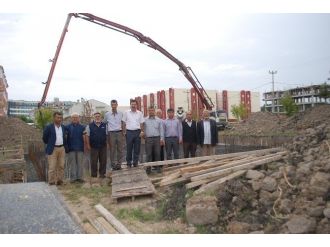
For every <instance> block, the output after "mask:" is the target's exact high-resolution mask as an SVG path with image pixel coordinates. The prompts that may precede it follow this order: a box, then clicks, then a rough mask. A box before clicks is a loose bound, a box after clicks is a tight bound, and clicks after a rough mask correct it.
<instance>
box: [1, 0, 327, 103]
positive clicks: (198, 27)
mask: <svg viewBox="0 0 330 247" xmlns="http://www.w3.org/2000/svg"><path fill="white" fill-rule="evenodd" d="M110 2H111V1H110ZM117 2H120V3H117ZM117 2H116V1H115V2H113V5H110V6H109V7H108V8H101V7H100V6H99V8H93V7H92V8H86V9H77V11H76V10H75V11H71V10H67V8H63V9H58V8H57V9H56V10H55V11H49V10H50V9H49V8H51V6H46V11H40V10H39V11H36V10H35V9H31V8H30V9H29V8H28V9H24V8H23V9H22V8H21V9H17V11H16V9H15V8H14V7H12V6H10V7H9V8H8V9H7V11H4V12H2V13H1V12H0V65H2V66H3V67H4V70H5V73H6V77H7V81H8V84H9V88H8V94H9V99H15V100H37V101H39V100H40V99H41V96H42V93H43V90H44V85H43V84H42V82H45V81H46V80H47V77H48V73H49V70H50V66H51V63H50V62H49V59H52V58H53V56H54V54H55V50H56V46H57V43H58V40H59V38H60V35H61V32H62V29H63V26H64V23H65V20H66V16H67V13H69V12H89V13H91V14H94V15H97V16H100V17H102V18H105V19H108V20H111V21H114V22H117V23H120V24H123V25H126V26H128V27H131V28H133V29H135V30H137V31H140V32H141V33H143V34H144V35H146V36H149V37H151V38H152V39H153V40H155V41H156V42H157V43H159V44H160V45H161V46H162V47H164V48H165V49H166V50H167V51H169V52H170V53H171V54H172V55H174V56H175V57H176V58H178V59H179V60H180V61H182V62H183V63H184V64H185V65H186V66H190V67H192V69H193V70H194V72H195V74H196V75H197V77H198V78H199V80H200V81H201V83H202V85H203V86H204V88H205V89H216V90H252V91H258V92H260V93H263V92H265V91H270V90H271V75H270V74H269V71H270V70H274V71H277V74H276V75H275V89H278V90H285V89H288V88H290V87H296V86H302V85H311V84H318V83H323V82H325V81H326V80H327V78H329V77H330V46H329V42H330V14H328V13H325V14H322V13H309V14H303V13H276V12H275V13H274V12H270V11H262V12H263V13H258V8H257V10H256V11H254V10H252V11H251V10H250V9H249V10H248V11H245V12H244V11H242V10H240V11H237V9H235V6H234V7H232V8H229V9H226V8H222V6H221V5H218V4H215V3H214V2H212V3H213V4H211V2H208V1H206V2H207V3H209V4H203V5H201V4H195V2H194V1H191V2H190V4H187V3H188V2H185V1H183V2H178V3H176V4H175V5H173V4H171V1H166V2H165V1H164V2H162V1H161V2H160V3H159V4H151V3H154V2H148V1H135V2H132V3H131V4H130V5H125V4H124V3H122V2H125V1H117ZM203 2H204V3H205V1H203ZM128 6H129V7H128ZM146 6H147V7H146ZM243 7H244V6H243ZM294 8H295V6H292V7H289V9H288V10H289V11H283V10H282V9H279V11H278V12H294V11H291V10H292V9H294ZM227 10H228V11H227ZM243 10H244V9H243ZM266 10H267V9H266ZM276 10H277V9H275V11H276ZM311 10H313V9H311ZM321 10H322V9H321ZM304 12H308V11H304ZM311 12H314V11H311ZM169 87H174V88H190V87H191V85H190V83H189V82H188V81H187V80H186V79H185V77H184V76H183V74H182V73H181V72H180V71H179V70H178V66H177V65H176V64H174V63H173V62H172V61H170V60H169V59H167V58H166V57H164V56H163V55H162V54H160V53H159V52H158V51H155V50H153V49H150V48H149V47H147V46H145V45H142V44H140V43H139V42H138V41H137V40H136V39H134V38H132V37H130V36H127V35H123V34H121V33H119V32H115V31H112V30H110V29H107V28H104V27H101V26H98V25H95V24H93V23H90V22H87V21H85V20H82V19H77V18H72V20H71V23H70V26H69V30H68V33H67V36H66V39H65V41H64V44H63V47H62V50H61V53H60V56H59V59H58V63H57V66H56V69H55V73H54V77H53V79H52V82H51V85H50V89H49V92H48V96H47V100H53V98H54V97H59V98H60V100H72V101H75V100H77V99H80V98H82V97H83V98H85V99H91V98H93V99H97V100H100V101H103V102H105V103H109V101H110V100H111V99H113V98H116V99H117V100H118V101H119V104H121V105H127V104H128V100H129V99H130V98H132V97H135V96H142V95H143V94H147V93H150V92H156V91H157V90H162V89H165V90H166V89H168V88H169Z"/></svg>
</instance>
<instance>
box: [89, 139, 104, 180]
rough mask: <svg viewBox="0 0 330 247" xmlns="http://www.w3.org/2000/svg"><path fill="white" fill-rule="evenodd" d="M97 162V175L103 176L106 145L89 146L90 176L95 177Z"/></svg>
mask: <svg viewBox="0 0 330 247" xmlns="http://www.w3.org/2000/svg"><path fill="white" fill-rule="evenodd" d="M97 162H99V163H100V165H99V169H98V170H99V176H100V177H103V176H105V173H106V169H107V145H104V146H103V147H101V148H91V176H92V177H97Z"/></svg>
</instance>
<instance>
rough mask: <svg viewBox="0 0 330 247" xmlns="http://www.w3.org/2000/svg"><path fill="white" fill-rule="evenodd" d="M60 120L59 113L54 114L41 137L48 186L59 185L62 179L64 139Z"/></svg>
mask: <svg viewBox="0 0 330 247" xmlns="http://www.w3.org/2000/svg"><path fill="white" fill-rule="evenodd" d="M62 119H63V117H62V113H61V112H54V113H53V123H52V124H49V125H47V126H46V128H45V129H44V132H43V136H42V140H43V141H44V143H45V144H46V145H47V146H46V154H47V159H48V183H49V185H54V184H57V185H61V184H63V179H64V160H65V147H66V138H65V127H64V125H63V124H62Z"/></svg>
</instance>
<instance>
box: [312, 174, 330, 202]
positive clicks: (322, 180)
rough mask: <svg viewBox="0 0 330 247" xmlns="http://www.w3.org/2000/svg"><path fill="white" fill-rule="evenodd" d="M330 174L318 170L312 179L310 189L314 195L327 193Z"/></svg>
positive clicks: (329, 184)
mask: <svg viewBox="0 0 330 247" xmlns="http://www.w3.org/2000/svg"><path fill="white" fill-rule="evenodd" d="M329 180H330V174H328V173H325V172H317V173H315V175H314V176H313V177H312V178H311V180H310V188H309V191H310V193H311V194H312V195H313V196H315V197H316V196H322V197H323V196H324V195H326V194H327V192H328V189H329V186H330V183H329Z"/></svg>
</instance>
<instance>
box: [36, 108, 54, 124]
mask: <svg viewBox="0 0 330 247" xmlns="http://www.w3.org/2000/svg"><path fill="white" fill-rule="evenodd" d="M52 120H53V111H52V110H51V109H49V108H42V109H39V110H37V111H36V112H35V122H36V126H37V128H39V129H44V128H45V127H46V125H47V124H49V123H51V122H52Z"/></svg>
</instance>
